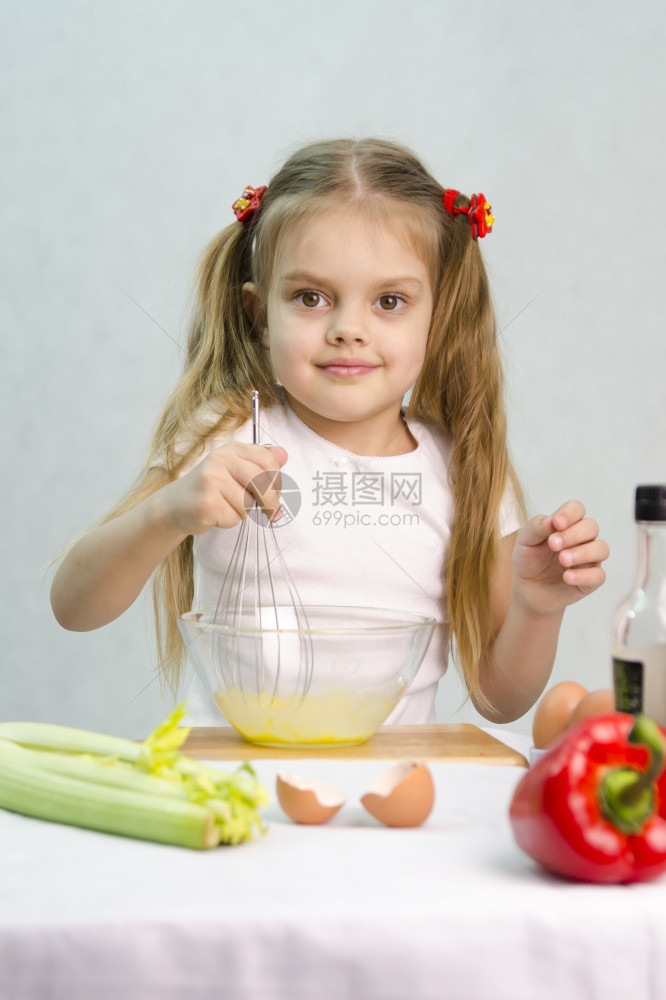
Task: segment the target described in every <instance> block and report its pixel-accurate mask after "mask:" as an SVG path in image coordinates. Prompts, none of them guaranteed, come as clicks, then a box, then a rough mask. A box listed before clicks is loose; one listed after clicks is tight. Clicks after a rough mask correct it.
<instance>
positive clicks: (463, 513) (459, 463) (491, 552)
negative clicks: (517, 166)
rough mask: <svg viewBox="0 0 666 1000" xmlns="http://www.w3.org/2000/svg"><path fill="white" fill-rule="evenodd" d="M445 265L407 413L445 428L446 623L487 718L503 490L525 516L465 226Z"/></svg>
mask: <svg viewBox="0 0 666 1000" xmlns="http://www.w3.org/2000/svg"><path fill="white" fill-rule="evenodd" d="M442 257H443V260H442V272H441V281H440V285H439V290H438V295H437V300H436V302H435V308H434V314H433V322H432V328H431V335H430V340H429V344H428V350H427V353H426V359H425V364H424V366H423V372H422V375H421V377H420V378H419V380H418V382H417V384H416V386H415V387H414V391H413V393H412V398H411V402H410V412H412V413H413V415H414V416H416V417H420V418H421V419H431V420H435V421H436V422H437V423H439V424H442V425H443V426H444V427H445V428H446V429H447V430H448V431H449V433H450V434H451V436H452V439H453V453H452V458H451V464H450V467H449V481H450V485H451V489H452V492H453V497H454V501H455V519H454V523H453V529H452V533H451V540H450V547H449V555H448V563H447V570H446V573H447V602H448V616H449V622H450V628H451V633H452V638H453V640H454V646H453V652H454V657H455V660H456V662H457V665H458V666H459V668H460V669H461V671H462V673H463V677H464V680H465V685H466V688H467V691H468V693H469V695H470V697H471V698H472V701H473V702H474V704H475V705H476V706H477V707H478V708H480V709H481V710H486V711H487V710H489V709H491V708H492V706H490V705H489V704H488V702H487V699H486V698H485V697H484V695H483V692H482V686H481V683H480V677H479V665H480V663H481V662H482V659H483V654H484V651H485V650H486V649H487V647H488V644H489V641H490V640H491V637H492V621H491V602H490V582H491V578H492V572H493V568H494V565H495V559H496V552H497V543H498V541H499V539H498V524H499V511H500V506H501V503H502V499H503V497H504V493H505V490H506V486H507V483H510V484H511V485H512V488H513V493H514V496H515V497H516V502H517V504H518V507H519V509H520V510H521V513H524V511H523V503H522V495H521V492H520V487H519V485H518V483H517V480H516V477H515V474H514V472H513V469H512V467H511V464H510V462H509V459H508V454H507V443H506V414H505V409H504V402H503V375H502V363H501V358H500V354H499V349H498V344H497V329H496V322H495V316H494V310H493V307H492V301H491V296H490V289H489V285H488V278H487V275H486V270H485V267H484V264H483V260H482V257H481V253H480V250H479V246H478V243H477V242H476V241H475V240H473V239H472V237H471V235H470V229H469V223H468V221H467V219H466V218H465V217H463V216H458V218H456V219H454V220H451V221H450V224H449V225H447V234H446V238H445V240H444V245H443V248H442Z"/></svg>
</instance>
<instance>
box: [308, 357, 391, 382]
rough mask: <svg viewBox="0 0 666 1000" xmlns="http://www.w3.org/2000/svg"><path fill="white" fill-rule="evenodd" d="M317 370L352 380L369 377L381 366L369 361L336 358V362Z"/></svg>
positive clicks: (326, 364) (321, 366) (328, 363)
mask: <svg viewBox="0 0 666 1000" xmlns="http://www.w3.org/2000/svg"><path fill="white" fill-rule="evenodd" d="M317 368H319V370H320V371H323V372H326V374H327V375H337V376H339V377H341V378H352V377H354V376H357V375H369V374H370V372H374V371H375V369H377V368H379V365H373V364H371V363H370V362H369V361H360V360H358V359H357V358H336V359H335V360H332V361H327V362H325V363H324V364H320V365H317Z"/></svg>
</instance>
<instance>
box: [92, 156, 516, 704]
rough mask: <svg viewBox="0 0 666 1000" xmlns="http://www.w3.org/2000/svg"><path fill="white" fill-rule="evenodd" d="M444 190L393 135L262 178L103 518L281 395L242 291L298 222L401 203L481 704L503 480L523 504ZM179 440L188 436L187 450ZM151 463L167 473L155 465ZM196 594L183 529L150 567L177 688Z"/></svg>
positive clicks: (482, 320) (425, 390)
mask: <svg viewBox="0 0 666 1000" xmlns="http://www.w3.org/2000/svg"><path fill="white" fill-rule="evenodd" d="M443 194H444V189H443V188H442V187H441V186H440V184H439V183H438V182H437V181H436V180H435V179H434V178H433V177H432V176H431V175H430V174H429V173H428V171H427V170H426V169H425V168H424V167H423V165H422V164H421V163H420V162H419V160H418V159H417V158H416V157H415V156H414V155H413V154H412V153H411V152H410V151H409V150H407V149H404V148H403V147H401V146H399V145H396V144H394V143H391V142H385V141H383V140H378V139H364V140H359V141H356V140H352V139H347V140H345V139H342V140H331V141H326V142H319V143H313V144H311V145H309V146H306V147H304V148H303V149H301V150H300V151H298V152H297V153H295V154H294V155H293V156H292V157H291V158H290V159H289V160H288V161H287V162H286V163H285V165H284V166H283V167H282V168H281V170H279V171H278V173H277V174H276V175H275V177H273V179H272V180H270V181H269V183H268V190H267V192H266V193H265V195H264V198H263V201H262V206H261V211H260V212H259V213H257V214H256V215H255V216H254V218H253V219H252V222H251V224H250V225H243V224H242V223H240V222H233V223H232V224H231V225H229V226H228V227H227V228H225V229H224V230H222V232H221V233H219V235H218V236H216V237H215V239H214V240H213V241H212V242H211V243H210V244H209V246H208V247H207V249H206V251H205V253H204V255H203V258H202V261H201V265H200V268H199V273H198V296H197V302H196V307H195V312H194V316H193V320H192V325H191V330H190V334H189V339H188V344H187V360H186V363H185V371H184V374H183V377H182V379H181V381H180V383H179V384H178V386H177V387H176V389H175V391H174V393H173V394H172V396H171V398H170V399H169V401H168V402H167V405H166V407H165V410H164V412H163V414H162V417H161V419H160V421H159V424H158V426H157V430H156V432H155V435H154V438H153V442H152V445H151V449H150V454H149V458H148V461H147V465H146V472H145V474H144V476H143V477H142V479H141V480H140V482H139V483H138V484H137V487H136V488H135V489H134V490H133V491H132V493H130V494H128V496H127V497H126V498H125V499H124V500H123V501H122V502H121V503H120V504H119V505H118V506H117V507H116V508H115V509H114V510H113V511H111V512H110V514H109V517H111V516H115V515H117V514H118V513H120V512H121V511H122V510H124V509H128V508H129V507H131V506H133V505H134V504H135V503H137V502H138V501H139V500H141V499H142V498H143V497H145V496H147V495H148V494H150V493H151V492H153V491H154V490H155V489H158V488H159V487H160V486H161V485H164V483H166V482H167V481H169V480H171V479H173V478H174V477H175V476H176V475H177V474H178V469H179V466H180V465H181V464H182V462H184V461H185V460H186V459H187V458H188V457H189V455H190V454H191V453H192V452H193V451H194V450H195V449H196V448H197V447H200V445H201V443H202V442H203V440H205V438H206V437H208V436H209V435H210V434H212V433H214V432H216V431H218V430H220V429H222V428H225V429H230V428H233V427H237V426H240V425H241V424H242V423H243V422H245V420H247V419H248V418H249V416H250V407H249V401H250V398H251V390H252V389H254V388H256V389H258V390H259V393H260V399H261V403H262V406H271V405H274V404H276V403H277V402H278V401H279V398H280V397H279V395H278V390H277V387H276V384H275V379H274V377H273V374H272V372H271V368H270V357H269V352H267V351H265V350H264V349H263V348H262V347H261V345H260V342H259V338H258V335H257V332H256V330H254V329H253V326H252V323H251V321H250V319H249V318H248V315H247V313H246V311H245V309H244V306H243V299H242V288H243V285H244V284H245V283H246V282H248V281H252V282H254V284H255V286H256V288H257V291H258V294H259V299H260V300H263V301H264V302H265V301H266V298H267V295H268V290H269V288H270V285H271V281H272V276H273V273H274V269H275V263H276V260H277V259H278V258H279V254H280V249H281V247H282V245H283V242H284V240H285V239H286V238H287V236H288V235H289V234H290V233H293V232H294V231H295V227H297V226H298V225H299V223H300V224H302V223H304V222H305V221H307V220H309V219H311V218H313V217H314V216H315V214H316V213H318V212H324V211H331V210H332V209H333V210H334V209H335V206H336V205H340V206H344V207H345V208H346V209H347V208H349V207H350V206H355V207H357V209H358V210H359V211H366V212H372V213H374V215H375V217H376V218H377V220H378V221H379V222H380V224H381V223H382V222H385V223H386V224H387V225H390V222H391V210H392V209H393V210H395V209H398V210H399V215H400V219H401V222H402V221H404V220H406V222H407V226H408V233H409V236H410V238H411V239H412V241H413V242H414V243H415V245H416V246H417V248H418V249H419V251H420V252H421V253H422V255H423V259H424V261H425V262H426V264H427V266H428V269H429V274H430V277H431V282H432V290H433V298H434V308H433V317H432V323H431V328H430V333H429V339H428V345H427V350H426V358H425V363H424V365H423V369H422V371H421V374H420V376H419V378H418V380H417V382H416V384H415V386H414V389H413V391H412V395H411V399H410V403H409V413H410V415H411V416H412V417H415V418H418V419H424V420H429V421H434V422H435V423H437V424H439V425H440V426H442V427H444V428H445V429H446V430H447V431H448V432H449V433H450V434H451V436H452V438H453V442H454V450H453V455H452V459H451V464H450V468H449V470H448V473H449V479H450V483H451V488H452V491H453V496H454V500H455V511H456V514H455V519H454V524H453V529H452V535H451V543H450V550H449V554H448V563H447V601H448V619H449V625H450V630H451V634H452V638H453V640H454V653H455V656H456V659H457V662H458V664H459V666H460V668H461V669H462V672H463V675H464V679H465V683H466V687H467V690H468V693H469V694H470V695H471V696H472V697H473V698H474V700H475V702H476V703H477V704H479V705H483V704H484V698H483V695H482V692H481V684H480V679H479V664H480V661H481V658H482V653H483V650H484V649H485V648H486V646H487V644H488V641H489V639H490V630H491V615H490V579H491V573H492V569H493V566H494V562H495V558H496V549H497V542H498V520H499V509H500V504H501V501H502V498H503V496H504V494H505V490H506V488H507V485H508V484H510V485H511V486H512V489H513V492H514V496H515V497H516V501H517V504H518V507H519V509H520V510H521V511H524V506H523V502H522V493H521V491H520V486H519V484H518V481H517V478H516V476H515V473H514V470H513V468H512V466H511V463H510V461H509V457H508V453H507V443H506V418H505V410H504V403H503V390H502V383H503V377H502V364H501V359H500V355H499V350H498V345H497V329H496V323H495V316H494V312H493V307H492V302H491V297H490V291H489V286H488V279H487V275H486V271H485V267H484V264H483V259H482V256H481V252H480V249H479V246H478V243H477V241H476V240H474V239H473V238H472V232H471V226H470V223H469V221H468V219H467V217H466V216H465V215H461V214H459V215H452V214H450V213H449V212H447V211H446V210H445V209H444V205H443ZM467 204H468V201H467V199H466V198H465V197H464V196H462V195H459V196H458V198H457V199H456V207H458V206H460V205H463V206H465V205H467ZM405 209H406V210H407V211H405ZM211 412H212V413H213V417H212V418H211ZM184 440H185V441H191V442H192V444H191V447H189V448H186V449H185V452H183V448H182V442H183V441H184ZM178 442H180V447H179V446H178ZM157 463H159V464H160V465H161V466H162V467H163V473H162V474H161V475H155V473H154V466H155V465H156V464H157ZM151 467H153V472H152V473H149V472H148V469H149V468H151ZM192 596H193V588H192V539H191V538H188V539H187V540H186V541H185V542H183V543H182V544H181V545H180V546H179V547H178V548H177V549H176V550H175V551H174V552H172V553H171V555H170V556H168V558H167V559H166V560H165V561H164V562H163V563H162V565H161V566H160V567H158V569H157V571H156V573H155V575H154V602H155V613H156V628H157V638H158V647H159V652H160V662H161V664H162V668H163V671H164V676H165V677H166V679H167V680H168V681H169V683H170V684H171V685H172V686H175V684H176V682H177V679H178V675H179V670H180V663H181V660H182V652H183V648H182V641H181V638H180V634H179V631H178V627H177V618H178V615H179V614H180V613H182V612H183V611H185V610H188V608H189V607H190V604H191V601H192Z"/></svg>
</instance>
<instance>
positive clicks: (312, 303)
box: [299, 292, 321, 309]
mask: <svg viewBox="0 0 666 1000" xmlns="http://www.w3.org/2000/svg"><path fill="white" fill-rule="evenodd" d="M299 299H300V300H301V302H302V303H303V305H304V306H307V307H308V309H316V307H317V306H318V305H320V303H321V295H320V294H319V292H301V294H300V295H299Z"/></svg>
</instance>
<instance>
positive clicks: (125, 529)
mask: <svg viewBox="0 0 666 1000" xmlns="http://www.w3.org/2000/svg"><path fill="white" fill-rule="evenodd" d="M286 459H287V453H286V452H285V451H284V450H283V449H282V448H271V449H268V448H264V447H263V446H260V445H245V444H235V443H234V444H230V445H225V446H224V447H222V448H218V449H216V450H215V451H213V452H211V454H210V455H209V456H208V457H207V458H205V459H204V460H203V461H202V462H200V463H199V464H198V465H196V466H195V467H194V468H193V469H192V470H191V471H190V472H188V473H187V474H186V475H184V476H183V477H182V478H181V479H176V480H173V481H172V482H167V483H166V485H164V486H162V487H160V488H156V490H155V492H154V493H152V494H151V495H150V496H148V497H147V498H146V499H145V500H142V501H141V502H140V503H138V504H137V505H136V506H135V507H132V508H131V509H130V510H128V511H126V512H125V513H123V514H120V515H119V516H118V517H114V518H113V519H112V520H110V521H107V522H106V523H104V524H101V525H99V526H98V527H95V528H93V529H92V530H91V531H89V532H88V534H87V535H85V536H84V537H83V538H82V539H80V541H78V542H77V543H76V544H75V545H73V546H72V548H71V549H70V550H69V552H68V553H67V555H66V556H65V558H64V559H63V561H62V563H61V564H60V566H59V568H58V571H57V572H56V574H55V577H54V579H53V584H52V586H51V607H52V608H53V612H54V614H55V616H56V619H57V620H58V622H59V623H60V624H61V625H62V626H63V627H64V628H67V629H72V630H73V631H76V632H85V631H88V630H90V629H95V628H99V627H100V626H101V625H107V624H108V623H109V622H111V621H113V620H114V619H115V618H117V617H118V616H119V615H121V614H122V613H123V611H126V610H127V608H129V606H130V605H131V604H133V603H134V601H135V600H136V598H137V597H138V596H139V594H140V592H141V590H142V589H143V587H144V586H145V584H146V583H147V581H148V579H149V578H150V576H151V575H152V573H153V571H154V570H155V569H156V568H157V566H158V565H159V564H160V563H161V562H162V560H163V559H165V558H166V557H167V556H168V555H169V553H170V552H171V551H173V549H175V548H176V546H177V545H179V544H180V543H181V542H182V541H183V540H184V539H185V538H187V536H188V535H198V534H201V533H202V532H204V531H207V530H208V529H209V528H211V527H221V528H228V527H232V526H233V525H234V524H237V523H238V521H240V520H241V518H243V517H245V514H246V511H247V508H246V505H245V503H246V491H249V492H250V493H251V494H252V496H253V497H254V499H255V500H257V502H259V503H260V504H261V506H262V508H263V509H264V510H265V512H266V513H267V515H268V516H269V517H270V516H271V515H272V514H274V513H275V512H276V510H277V509H278V506H279V483H278V481H276V478H275V475H274V474H275V473H277V471H278V470H279V468H280V466H282V465H284V463H285V461H286ZM262 473H263V474H264V475H263V476H262V475H261V474H262ZM266 473H271V474H273V475H270V476H269V477H268V479H266V476H265V474H266ZM164 475H165V474H164V473H163V472H162V471H160V470H151V472H150V473H149V474H148V479H147V481H146V485H147V486H148V487H150V485H151V479H152V481H153V482H152V484H154V485H155V486H156V487H157V483H158V482H159V481H160V480H163V479H164ZM271 487H273V488H271Z"/></svg>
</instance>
